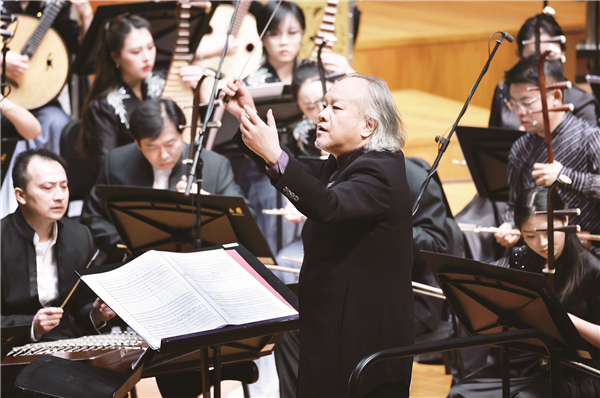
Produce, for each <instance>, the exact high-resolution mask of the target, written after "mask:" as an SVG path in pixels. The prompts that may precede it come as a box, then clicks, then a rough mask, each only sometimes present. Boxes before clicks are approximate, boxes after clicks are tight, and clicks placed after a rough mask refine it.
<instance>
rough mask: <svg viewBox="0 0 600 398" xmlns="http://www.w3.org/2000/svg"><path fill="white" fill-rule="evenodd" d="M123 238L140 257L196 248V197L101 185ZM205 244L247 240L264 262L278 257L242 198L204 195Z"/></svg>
mask: <svg viewBox="0 0 600 398" xmlns="http://www.w3.org/2000/svg"><path fill="white" fill-rule="evenodd" d="M100 192H101V194H102V197H103V198H104V200H105V201H106V207H107V209H108V212H109V214H110V217H111V218H112V220H113V224H114V225H115V227H116V229H117V231H118V232H119V235H120V236H121V238H122V239H123V241H124V242H125V244H126V245H127V247H128V248H129V249H130V250H131V251H132V253H133V254H134V255H135V256H137V255H140V254H142V253H144V252H146V251H148V250H151V249H153V250H165V251H178V252H180V251H187V250H193V249H194V237H195V235H196V216H195V213H193V212H194V209H195V203H196V196H195V195H190V196H185V195H184V194H183V193H180V192H173V191H168V190H159V189H151V188H136V187H122V186H103V185H101V186H100ZM201 212H202V214H201V222H202V225H201V230H200V231H201V235H202V236H201V238H202V243H203V245H204V246H214V245H222V244H226V243H231V242H241V243H242V244H244V245H245V246H246V247H247V248H248V250H250V252H251V253H252V254H253V255H254V256H256V257H258V258H259V259H260V260H261V261H263V263H264V264H275V257H274V256H273V253H271V249H270V248H269V245H268V244H267V242H266V240H265V238H264V236H263V235H262V233H261V232H260V230H259V229H258V226H257V225H256V222H255V221H254V217H252V214H251V213H250V210H249V209H248V206H247V205H246V202H245V201H244V199H243V198H241V197H230V196H220V195H203V196H202V210H201Z"/></svg>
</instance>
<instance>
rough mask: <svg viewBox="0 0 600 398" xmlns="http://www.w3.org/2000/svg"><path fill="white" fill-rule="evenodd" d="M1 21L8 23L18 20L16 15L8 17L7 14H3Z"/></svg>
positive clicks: (0, 17)
mask: <svg viewBox="0 0 600 398" xmlns="http://www.w3.org/2000/svg"><path fill="white" fill-rule="evenodd" d="M0 20H2V21H6V22H14V21H16V20H17V16H16V15H6V14H2V15H1V16H0Z"/></svg>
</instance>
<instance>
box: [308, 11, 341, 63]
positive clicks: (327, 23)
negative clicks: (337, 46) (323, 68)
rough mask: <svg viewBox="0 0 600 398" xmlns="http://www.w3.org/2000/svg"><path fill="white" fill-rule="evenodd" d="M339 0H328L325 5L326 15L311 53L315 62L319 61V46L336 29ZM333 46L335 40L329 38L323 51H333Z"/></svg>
mask: <svg viewBox="0 0 600 398" xmlns="http://www.w3.org/2000/svg"><path fill="white" fill-rule="evenodd" d="M338 3H339V0H328V1H327V6H326V7H325V15H323V21H322V22H321V28H320V29H319V33H317V37H316V38H315V46H314V48H313V50H312V51H311V53H310V57H309V59H310V60H311V61H313V62H317V54H318V51H319V46H320V45H321V43H323V39H325V38H326V37H330V36H333V33H334V31H335V17H336V14H337V5H338ZM332 48H333V41H332V40H329V41H328V42H327V44H325V48H323V51H331V50H332Z"/></svg>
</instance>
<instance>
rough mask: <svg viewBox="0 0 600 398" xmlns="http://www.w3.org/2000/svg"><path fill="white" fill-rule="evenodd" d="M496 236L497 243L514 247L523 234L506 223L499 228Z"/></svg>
mask: <svg viewBox="0 0 600 398" xmlns="http://www.w3.org/2000/svg"><path fill="white" fill-rule="evenodd" d="M494 236H495V237H496V242H498V243H499V244H501V245H502V246H504V247H513V246H514V245H515V244H516V243H517V241H518V240H519V237H520V236H521V232H520V231H519V230H518V229H514V228H513V227H512V225H510V224H509V223H507V222H505V223H504V224H502V225H500V226H499V227H498V232H496V233H495V234H494Z"/></svg>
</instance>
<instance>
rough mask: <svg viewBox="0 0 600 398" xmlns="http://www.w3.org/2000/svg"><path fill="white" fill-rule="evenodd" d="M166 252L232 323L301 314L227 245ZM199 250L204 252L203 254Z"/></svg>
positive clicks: (183, 273)
mask: <svg viewBox="0 0 600 398" xmlns="http://www.w3.org/2000/svg"><path fill="white" fill-rule="evenodd" d="M162 254H164V257H165V259H166V261H170V262H171V264H173V266H174V267H176V268H177V269H179V270H180V272H181V273H182V275H183V276H184V277H185V279H187V280H188V281H189V282H190V283H191V284H192V285H193V286H194V287H195V288H196V289H197V290H198V292H199V293H200V294H202V295H203V296H204V297H205V298H206V300H207V301H208V302H210V303H211V304H212V305H213V306H214V307H215V308H218V309H219V312H220V313H221V315H223V317H224V318H225V320H226V321H227V323H228V324H231V325H237V324H242V323H249V322H257V321H262V320H266V319H272V318H279V317H284V316H290V315H294V314H297V311H296V310H293V309H291V308H290V307H288V306H287V305H285V304H284V303H282V302H281V301H280V300H279V299H278V298H276V297H275V296H273V294H272V293H271V292H269V291H268V290H267V288H266V287H264V286H263V285H262V284H261V283H260V282H259V281H257V280H256V279H255V278H254V277H253V276H252V275H250V274H249V273H248V272H246V270H244V269H243V268H242V266H241V265H240V264H238V263H237V262H236V261H235V260H234V259H232V258H231V257H230V256H229V255H228V254H227V253H226V252H225V251H224V250H223V249H218V250H210V251H205V252H201V253H166V252H163V253H162ZM199 254H201V255H202V256H201V257H199V256H198V255H199Z"/></svg>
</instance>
